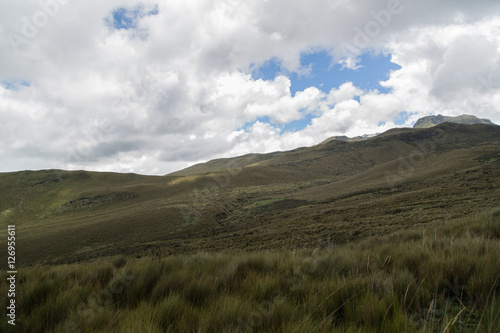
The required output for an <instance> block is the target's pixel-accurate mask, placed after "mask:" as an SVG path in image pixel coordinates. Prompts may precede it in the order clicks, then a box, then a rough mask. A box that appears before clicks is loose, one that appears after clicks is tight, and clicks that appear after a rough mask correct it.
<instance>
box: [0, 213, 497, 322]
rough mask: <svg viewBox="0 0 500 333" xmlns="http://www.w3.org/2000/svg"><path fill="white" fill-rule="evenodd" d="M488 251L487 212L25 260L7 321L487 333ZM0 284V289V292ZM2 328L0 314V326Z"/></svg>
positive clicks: (492, 281)
mask: <svg viewBox="0 0 500 333" xmlns="http://www.w3.org/2000/svg"><path fill="white" fill-rule="evenodd" d="M499 256H500V210H499V209H496V210H492V211H489V212H487V213H483V214H480V215H476V216H474V217H469V218H461V219H455V220H449V221H445V222H443V223H433V224H430V225H428V226H426V227H425V228H414V229H412V230H408V231H400V232H396V233H392V234H389V235H385V236H376V237H368V238H366V239H364V240H363V241H360V242H356V243H351V244H346V245H343V246H336V245H335V244H329V245H328V246H326V247H325V248H323V249H314V250H312V249H311V250H305V249H296V250H293V251H276V252H252V253H240V254H238V255H228V254H223V253H219V254H211V253H206V252H201V253H198V254H194V255H178V256H167V257H152V258H145V259H135V258H129V257H125V256H118V257H113V258H103V259H99V260H97V261H93V262H88V263H84V264H79V265H75V264H72V265H59V266H33V267H29V268H25V269H22V270H21V271H20V273H19V275H18V278H19V290H21V292H20V293H19V296H18V299H17V301H18V304H19V307H18V313H19V317H18V326H17V328H18V331H19V332H332V331H335V332H469V331H470V332H494V331H495V330H496V328H498V327H499V326H500V298H499V297H498V296H499V292H500V271H499V270H498V257H499ZM1 275H2V276H1V279H2V280H5V278H6V276H5V274H4V273H2V274H1ZM6 288H7V287H6V285H5V284H2V285H1V287H0V295H2V296H3V295H5V294H6ZM4 304H5V302H4ZM9 329H10V328H9V327H7V324H6V321H5V320H4V321H1V322H0V331H2V332H8V331H9Z"/></svg>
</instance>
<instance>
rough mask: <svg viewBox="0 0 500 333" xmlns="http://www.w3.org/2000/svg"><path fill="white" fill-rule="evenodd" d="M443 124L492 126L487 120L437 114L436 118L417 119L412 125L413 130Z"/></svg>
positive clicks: (469, 116) (467, 116)
mask: <svg viewBox="0 0 500 333" xmlns="http://www.w3.org/2000/svg"><path fill="white" fill-rule="evenodd" d="M444 122H449V123H455V124H463V125H473V124H487V125H494V124H493V123H492V122H491V121H490V120H489V119H479V118H478V117H476V116H471V115H466V114H464V115H461V116H457V117H446V116H442V115H440V114H438V115H437V116H428V117H423V118H420V119H418V120H417V121H416V122H415V125H413V128H429V127H432V126H436V125H439V124H442V123H444Z"/></svg>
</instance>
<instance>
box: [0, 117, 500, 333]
mask: <svg viewBox="0 0 500 333" xmlns="http://www.w3.org/2000/svg"><path fill="white" fill-rule="evenodd" d="M499 184H500V127H499V126H496V125H486V124H476V125H461V124H453V123H443V124H440V125H437V126H434V127H432V128H426V129H419V128H415V129H408V128H405V129H393V130H390V131H387V132H385V133H382V134H380V135H378V136H376V137H373V138H367V139H364V140H338V139H335V138H334V139H331V140H326V141H324V142H323V143H320V144H318V145H315V146H312V147H307V148H299V149H295V150H292V151H286V152H275V153H271V154H250V155H245V156H241V157H236V158H231V159H218V160H214V161H210V162H207V163H203V164H198V165H195V166H193V167H190V168H187V169H185V170H182V171H179V172H176V173H173V174H170V175H166V176H162V177H160V176H141V175H136V174H116V173H99V172H88V171H61V170H44V171H23V172H14V173H2V174H0V186H1V189H2V192H1V194H0V224H1V225H2V228H1V232H0V234H1V235H0V236H1V239H3V240H5V239H7V235H6V231H7V225H16V258H17V262H16V265H17V266H16V268H17V269H18V271H19V273H18V281H17V284H18V294H17V295H18V296H17V302H18V303H17V304H18V308H17V311H18V326H17V327H16V329H17V330H14V331H19V332H236V331H241V332H294V331H296V332H332V331H341V332H358V331H363V332H371V331H372V332H382V331H383V332H402V331H404V332H443V331H444V332H452V331H457V332H462V331H474V332H492V331H493V330H494V327H498V325H499V320H500V312H499V311H498V309H499V308H500V306H499V304H498V299H499V298H498V293H499V291H500V273H499V271H498V268H497V261H498V256H499V255H500V252H499V251H500V248H499V244H500V243H499V237H500V231H499V230H500V229H499V227H500V220H499V217H500V215H499V214H498V209H499V208H500V206H499V202H500V186H499ZM0 243H1V244H3V245H1V246H2V247H4V248H7V244H5V241H1V242H0ZM6 255H7V252H6V251H0V261H1V262H3V263H5V264H6V263H7V257H6ZM5 264H4V265H5ZM2 274H3V276H2V279H3V280H5V279H6V277H7V276H5V273H2ZM6 288H7V284H2V285H1V286H0V295H1V297H2V299H3V302H4V304H7V303H6V302H7V301H8V299H7V298H6V295H7V289H6ZM0 330H1V331H9V330H12V328H11V327H8V326H7V323H6V321H3V322H1V323H0Z"/></svg>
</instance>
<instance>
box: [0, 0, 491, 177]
mask: <svg viewBox="0 0 500 333" xmlns="http://www.w3.org/2000/svg"><path fill="white" fill-rule="evenodd" d="M0 22H1V23H0V83H1V84H0V117H1V119H2V121H1V122H0V159H1V161H2V164H1V165H0V171H11V170H22V169H41V168H64V169H81V168H87V169H92V170H111V171H127V172H139V173H146V174H164V173H167V172H170V171H174V170H176V169H179V168H181V167H184V166H187V165H189V164H190V163H193V162H197V161H203V160H208V159H210V158H215V157H220V156H234V155H239V154H244V153H249V152H268V151H275V150H282V149H292V148H296V147H298V146H306V145H312V144H315V143H318V142H320V141H322V140H324V139H326V138H327V137H328V136H331V135H343V134H347V135H361V134H365V133H375V132H381V131H383V130H386V129H388V128H390V127H392V126H395V124H394V122H395V119H396V118H397V117H398V116H399V115H400V114H401V113H402V112H405V115H407V117H406V118H404V120H403V125H404V126H411V124H412V122H414V121H415V120H416V119H417V118H418V117H420V116H424V115H428V114H435V113H443V114H450V115H456V114H461V113H472V114H476V115H478V116H480V117H485V118H490V119H492V120H493V121H494V122H497V123H500V103H499V102H500V75H499V74H498V73H499V72H500V3H498V1H493V0H479V1H456V0H443V1H439V2H431V1H418V2H417V1H411V0H377V1H373V0H361V1H353V0H336V1H331V0H312V1H308V2H304V1H298V0H293V1H290V0H288V1H284V0H283V1H282V0H274V1H264V0H258V1H246V2H237V1H234V0H196V1H177V0H174V1H168V2H156V1H154V0H144V1H137V0H125V1H124V0H120V1H118V0H110V1H105V2H90V3H89V2H81V1H75V0H72V1H69V0H64V1H63V0H41V1H35V0H30V1H22V2H19V1H14V0H7V1H3V2H2V4H0ZM317 50H321V51H326V52H328V53H329V54H330V55H332V61H333V62H334V64H343V65H344V67H345V68H350V69H356V68H358V67H359V66H362V65H363V64H362V63H360V61H361V60H360V59H361V58H360V56H361V55H362V54H363V53H366V52H370V53H373V54H377V53H383V54H386V55H390V56H391V61H392V62H394V63H395V64H398V65H399V66H400V67H401V68H400V69H398V70H395V71H393V72H391V73H390V76H389V78H388V79H386V80H385V81H383V82H380V85H381V86H382V87H384V88H386V89H387V92H380V91H378V90H364V89H362V88H360V87H356V86H355V85H354V84H353V83H351V82H349V81H347V82H344V83H343V84H341V85H339V86H338V87H335V88H334V89H332V90H331V91H323V90H322V88H321V87H316V86H311V87H308V88H305V89H304V90H302V91H298V92H296V93H292V91H291V85H292V82H291V76H290V75H289V74H292V73H301V74H304V73H306V72H307V68H306V67H304V65H303V64H302V63H301V61H300V60H301V55H302V54H308V53H311V52H315V51H317ZM270 59H277V60H278V61H279V62H280V64H282V66H283V68H284V72H283V73H282V74H281V75H277V76H276V77H274V78H272V79H268V80H264V79H258V78H255V77H254V75H253V74H252V73H253V72H254V71H255V70H257V69H258V68H259V67H260V66H261V65H263V64H264V63H266V61H269V60H270ZM346 70H348V69H346ZM287 73H288V74H287ZM303 119H312V120H311V121H310V122H309V124H308V125H307V126H305V128H303V129H302V130H299V131H289V130H288V131H284V130H283V126H284V125H286V124H288V123H290V122H293V121H299V120H303Z"/></svg>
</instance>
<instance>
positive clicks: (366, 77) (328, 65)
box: [243, 50, 407, 132]
mask: <svg viewBox="0 0 500 333" xmlns="http://www.w3.org/2000/svg"><path fill="white" fill-rule="evenodd" d="M300 63H301V66H302V67H303V68H308V73H307V74H304V75H299V74H298V73H296V72H293V73H290V72H288V71H287V70H286V69H285V68H284V67H283V66H282V63H281V61H280V60H279V59H276V58H273V59H271V60H269V61H267V62H266V63H265V64H264V65H263V66H261V67H259V68H258V69H256V70H254V71H253V73H252V77H253V78H254V79H263V80H273V79H274V78H275V77H276V76H278V75H285V76H287V77H288V78H289V79H290V81H291V87H290V91H291V94H292V96H295V93H296V92H298V91H303V90H305V89H307V88H309V87H316V88H318V89H319V90H321V91H323V92H325V93H328V92H330V90H331V89H333V88H338V87H339V86H341V85H342V84H344V83H346V82H352V83H353V84H354V86H356V87H358V88H360V89H362V90H364V91H371V90H378V91H379V92H380V93H390V90H389V89H387V88H385V87H383V86H381V85H380V84H379V82H380V81H386V80H387V79H389V75H390V72H391V71H394V70H398V69H400V68H401V66H399V65H397V64H394V63H392V62H391V56H390V55H384V54H374V53H372V52H366V53H364V54H362V55H361V56H360V61H359V62H358V68H357V69H355V70H353V69H349V68H343V66H342V65H341V64H338V63H336V64H335V63H332V57H331V56H330V54H329V53H328V52H327V51H325V50H323V51H318V52H311V53H304V54H302V56H301V58H300ZM358 101H359V100H358ZM313 118H314V116H313V115H311V114H307V115H306V116H305V117H304V118H303V119H300V120H296V121H293V122H290V123H287V124H285V125H284V126H283V127H282V128H281V130H282V132H286V131H292V132H295V131H299V130H302V129H304V128H305V127H306V126H307V125H309V124H310V123H311V120H312V119H313ZM404 119H405V118H404V117H402V118H401V119H399V118H398V122H399V123H400V124H403V123H404ZM406 119H407V118H406ZM257 120H258V121H261V122H269V119H268V118H267V117H264V118H259V119H257ZM253 123H254V122H252V123H248V124H245V126H244V127H243V128H247V127H249V126H251V124H253Z"/></svg>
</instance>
